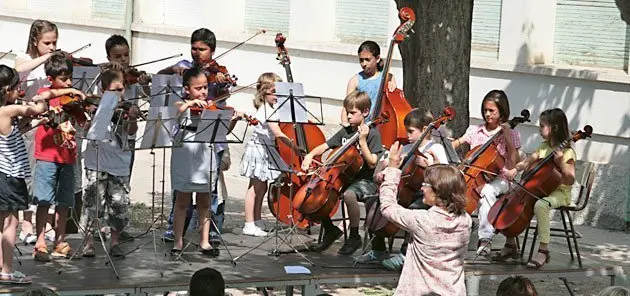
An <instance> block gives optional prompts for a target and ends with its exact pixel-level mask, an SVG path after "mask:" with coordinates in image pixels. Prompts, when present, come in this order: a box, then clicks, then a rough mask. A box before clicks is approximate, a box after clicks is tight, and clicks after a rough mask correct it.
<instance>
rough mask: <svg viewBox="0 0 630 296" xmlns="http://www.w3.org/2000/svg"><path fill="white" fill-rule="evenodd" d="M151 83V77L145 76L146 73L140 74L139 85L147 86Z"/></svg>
mask: <svg viewBox="0 0 630 296" xmlns="http://www.w3.org/2000/svg"><path fill="white" fill-rule="evenodd" d="M149 82H151V76H149V75H147V73H145V72H142V74H141V75H140V77H138V84H140V85H148V84H149Z"/></svg>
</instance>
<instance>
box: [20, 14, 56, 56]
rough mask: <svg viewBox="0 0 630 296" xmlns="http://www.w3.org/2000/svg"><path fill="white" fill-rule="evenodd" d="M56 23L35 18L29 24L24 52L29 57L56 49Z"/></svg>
mask: <svg viewBox="0 0 630 296" xmlns="http://www.w3.org/2000/svg"><path fill="white" fill-rule="evenodd" d="M58 35H59V32H58V30H57V25H55V24H53V23H51V22H49V21H47V20H36V21H34V22H33V23H32V24H31V30H30V33H29V36H28V44H27V45H26V53H27V54H28V55H29V56H31V58H37V57H40V56H42V55H45V54H47V53H49V52H53V51H55V50H57V36H58Z"/></svg>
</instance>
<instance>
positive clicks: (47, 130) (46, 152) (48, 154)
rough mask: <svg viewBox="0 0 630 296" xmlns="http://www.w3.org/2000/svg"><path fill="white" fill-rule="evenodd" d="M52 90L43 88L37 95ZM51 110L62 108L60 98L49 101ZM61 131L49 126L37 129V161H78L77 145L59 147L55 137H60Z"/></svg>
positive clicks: (72, 162)
mask: <svg viewBox="0 0 630 296" xmlns="http://www.w3.org/2000/svg"><path fill="white" fill-rule="evenodd" d="M47 90H50V88H49V87H42V88H40V89H39V90H38V91H37V94H40V93H42V92H45V91H47ZM48 106H49V108H52V107H58V106H60V102H59V99H58V98H54V99H50V100H49V101H48ZM60 135H61V130H59V129H58V128H51V127H49V126H47V125H40V126H39V127H37V132H36V133H35V159H37V160H43V161H48V162H55V163H62V164H74V163H75V162H76V160H77V149H76V143H75V147H74V148H70V147H67V146H62V145H59V144H58V142H56V141H55V137H60Z"/></svg>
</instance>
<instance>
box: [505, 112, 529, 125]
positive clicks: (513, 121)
mask: <svg viewBox="0 0 630 296" xmlns="http://www.w3.org/2000/svg"><path fill="white" fill-rule="evenodd" d="M529 116H530V113H529V110H527V109H523V110H522V111H521V116H515V117H514V118H512V119H510V120H509V121H508V124H509V125H510V128H511V129H514V128H515V127H516V126H517V125H519V124H521V123H525V122H530V120H529Z"/></svg>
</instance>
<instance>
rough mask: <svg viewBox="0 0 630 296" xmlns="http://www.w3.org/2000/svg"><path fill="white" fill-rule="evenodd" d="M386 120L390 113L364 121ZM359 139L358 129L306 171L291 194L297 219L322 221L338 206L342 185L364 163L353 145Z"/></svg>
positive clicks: (375, 122) (373, 122)
mask: <svg viewBox="0 0 630 296" xmlns="http://www.w3.org/2000/svg"><path fill="white" fill-rule="evenodd" d="M388 120H389V114H387V113H383V114H382V115H381V116H380V117H377V118H376V119H375V120H374V121H371V122H369V123H367V125H368V126H369V127H370V128H373V127H375V126H378V125H379V124H382V123H384V122H387V121H388ZM358 141H359V132H358V131H357V132H356V133H355V134H354V135H353V136H352V137H351V138H350V139H348V140H347V141H346V143H345V144H343V145H342V146H340V147H338V148H335V149H334V150H333V151H332V152H331V153H330V154H329V155H330V156H329V157H328V159H326V162H324V163H323V164H322V165H321V166H320V167H318V168H317V169H316V170H315V172H313V173H309V174H310V175H311V177H310V179H309V180H308V181H307V182H306V183H305V184H304V185H303V186H302V187H300V188H299V189H298V190H297V192H296V193H295V195H294V196H293V201H292V205H293V208H294V209H297V211H298V212H299V215H298V216H297V221H300V222H301V221H303V220H304V219H309V220H312V221H322V220H323V219H324V218H328V217H330V216H331V212H334V211H336V210H337V208H338V207H339V198H340V197H341V189H342V188H343V187H344V186H346V185H347V184H349V183H350V182H351V181H352V180H353V179H354V178H355V176H356V175H357V173H359V171H360V170H361V168H362V167H363V162H364V161H363V156H361V153H360V152H359V149H357V147H356V143H357V142H358Z"/></svg>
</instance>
